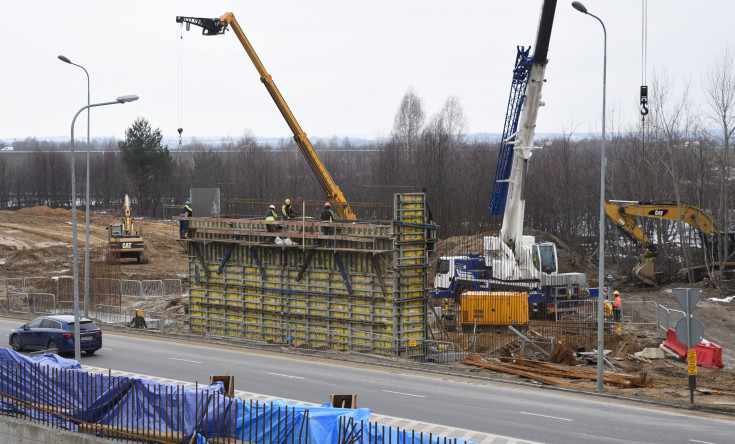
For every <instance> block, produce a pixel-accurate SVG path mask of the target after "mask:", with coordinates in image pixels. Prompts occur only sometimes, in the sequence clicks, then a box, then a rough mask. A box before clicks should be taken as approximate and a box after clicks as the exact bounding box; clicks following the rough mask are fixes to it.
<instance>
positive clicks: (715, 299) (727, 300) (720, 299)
mask: <svg viewBox="0 0 735 444" xmlns="http://www.w3.org/2000/svg"><path fill="white" fill-rule="evenodd" d="M707 300H708V301H712V302H724V303H725V304H729V303H730V302H732V301H733V300H735V296H728V297H726V298H707Z"/></svg>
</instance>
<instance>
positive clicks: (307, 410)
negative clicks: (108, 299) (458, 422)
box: [0, 348, 464, 444]
mask: <svg viewBox="0 0 735 444" xmlns="http://www.w3.org/2000/svg"><path fill="white" fill-rule="evenodd" d="M0 390H2V394H3V396H2V402H0V409H1V410H2V411H5V412H13V413H19V414H24V415H26V416H29V417H32V418H34V419H38V420H42V421H45V422H47V423H50V424H53V425H55V426H58V427H63V428H66V429H69V430H74V431H77V430H78V426H79V424H80V423H87V424H99V425H103V426H105V427H107V428H109V429H110V430H115V429H121V430H139V431H144V433H146V434H148V436H156V435H158V434H165V433H180V434H182V435H186V436H189V437H191V436H195V437H196V442H198V443H202V444H204V443H207V442H208V441H209V440H212V439H214V438H220V437H230V438H237V439H241V440H247V442H254V443H265V442H267V443H274V444H287V443H291V442H308V443H313V444H321V443H324V444H331V443H335V442H339V441H340V440H341V441H345V442H355V443H358V442H365V443H368V442H370V443H376V442H377V443H386V442H389V443H396V444H399V443H401V444H402V443H411V444H434V443H437V442H444V441H437V438H438V437H436V436H435V437H433V439H432V440H429V436H428V435H425V436H423V437H422V436H421V435H420V434H416V433H413V434H412V433H411V432H408V434H406V433H405V432H403V431H401V432H399V431H397V430H396V429H392V428H390V427H384V426H380V425H377V424H371V423H370V414H371V410H369V409H343V408H333V407H331V406H328V405H326V406H322V407H313V406H303V405H296V404H289V403H287V402H284V401H281V400H272V401H269V402H253V401H243V400H241V399H238V398H229V397H227V396H225V394H224V385H223V384H222V382H216V383H213V384H211V385H208V386H203V387H200V388H196V389H194V388H187V387H183V386H176V385H170V384H162V383H159V382H156V381H153V380H149V379H144V378H127V377H119V376H113V377H111V376H107V375H103V374H94V373H87V372H84V371H82V370H81V366H80V365H79V363H78V362H77V361H75V360H71V359H64V358H60V357H59V356H57V355H53V354H45V355H42V356H38V357H35V358H28V357H26V356H24V355H21V354H19V353H16V352H14V351H12V350H10V349H6V348H0ZM59 412H63V414H60V413H59ZM346 436H349V437H350V438H351V439H347V440H345V437H346ZM353 439H354V440H353ZM442 439H443V438H442ZM186 442H188V441H186ZM458 442H464V441H458Z"/></svg>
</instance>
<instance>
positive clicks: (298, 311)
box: [189, 193, 427, 354]
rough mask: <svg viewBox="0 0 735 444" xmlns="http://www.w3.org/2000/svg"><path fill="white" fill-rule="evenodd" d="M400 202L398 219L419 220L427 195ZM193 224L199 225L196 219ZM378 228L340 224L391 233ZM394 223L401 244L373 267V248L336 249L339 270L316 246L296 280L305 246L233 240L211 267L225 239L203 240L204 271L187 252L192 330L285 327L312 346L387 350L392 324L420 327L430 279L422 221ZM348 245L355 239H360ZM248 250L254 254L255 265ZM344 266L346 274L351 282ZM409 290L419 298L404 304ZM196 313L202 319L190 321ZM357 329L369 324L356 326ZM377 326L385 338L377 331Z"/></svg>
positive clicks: (277, 337) (249, 331)
mask: <svg viewBox="0 0 735 444" xmlns="http://www.w3.org/2000/svg"><path fill="white" fill-rule="evenodd" d="M398 205H399V207H400V217H401V218H402V219H403V220H404V221H406V222H423V221H424V220H425V210H426V208H425V205H424V203H423V194H419V193H416V194H413V193H411V194H408V195H405V199H403V200H401V201H400V202H399V203H398ZM190 226H193V227H196V226H198V225H197V224H196V223H195V221H192V223H191V224H190ZM202 226H207V227H210V228H220V229H227V230H228V231H230V230H231V229H232V228H233V227H235V228H242V229H248V230H253V229H262V228H263V227H262V221H260V222H257V221H243V222H238V221H231V220H230V221H218V220H210V219H207V220H205V221H203V223H202ZM374 228H375V229H371V228H370V227H364V226H356V227H350V226H345V227H340V228H338V229H339V230H341V231H340V233H341V234H343V235H350V236H365V235H370V233H375V234H377V235H379V236H387V235H391V234H392V227H390V226H385V227H381V226H374ZM394 228H396V229H397V230H398V231H399V233H398V234H397V235H398V236H399V237H398V238H399V240H400V241H401V243H400V244H399V245H398V250H396V251H395V252H394V253H393V254H383V255H382V256H381V257H379V258H378V259H377V264H378V268H379V269H377V270H376V269H375V268H374V265H375V263H376V262H375V258H373V257H371V253H367V254H364V253H361V252H359V251H357V252H356V251H344V252H340V260H341V263H342V265H343V270H340V269H339V267H338V266H337V263H336V260H335V256H334V253H333V252H332V251H326V250H317V251H314V252H313V253H314V254H313V256H312V258H311V260H310V263H309V264H308V267H307V268H306V272H305V273H304V274H303V275H302V276H301V279H299V280H297V278H298V277H299V273H300V272H301V268H302V267H303V266H304V263H305V261H306V257H307V254H308V252H306V251H295V250H290V251H289V250H283V249H277V248H274V247H263V246H258V245H255V246H242V245H238V246H237V247H236V248H235V249H234V250H233V254H232V255H231V257H230V259H229V261H228V263H227V265H226V267H225V268H224V272H223V273H222V274H221V275H217V274H216V270H217V268H218V267H219V265H220V263H221V258H222V255H223V254H224V252H225V250H226V245H227V244H226V243H217V242H210V243H207V244H200V246H201V247H203V252H204V257H206V258H207V264H206V267H207V269H208V270H209V272H210V274H209V277H207V276H206V273H204V271H202V270H201V268H200V267H199V265H198V259H197V258H194V257H192V258H191V259H190V265H189V274H190V282H192V283H193V284H196V283H197V282H198V283H199V284H200V285H199V286H197V285H192V287H191V289H190V312H191V314H192V321H191V324H190V325H191V326H192V329H199V330H202V329H207V328H210V329H211V328H215V329H217V331H218V332H220V333H221V334H225V335H229V336H235V337H240V336H242V335H243V334H245V335H247V336H249V337H253V338H259V339H266V340H273V341H284V340H285V338H286V337H287V336H289V335H290V336H291V337H294V338H298V340H299V341H302V342H303V343H305V344H306V343H308V344H309V346H319V347H321V346H324V347H331V348H335V349H342V348H344V349H348V348H351V347H354V346H359V347H362V348H363V349H364V350H378V349H379V350H381V351H380V352H381V353H383V352H386V351H387V353H388V354H392V350H393V347H394V345H395V341H396V339H395V338H393V337H392V336H393V335H394V330H396V329H397V330H398V331H402V332H406V331H407V330H410V331H411V332H413V331H414V330H417V333H418V329H420V328H423V324H424V323H425V322H426V320H425V319H424V316H425V308H422V305H421V304H422V300H421V299H422V297H423V295H424V294H425V288H424V285H425V282H426V263H425V261H426V257H427V256H426V254H425V251H424V246H425V242H424V240H425V237H426V230H425V229H424V228H413V227H407V226H396V227H394ZM198 236H199V237H198ZM227 236H228V235H225V234H213V233H206V232H202V231H199V232H197V233H196V234H195V239H194V240H198V239H201V240H202V241H204V240H205V239H222V240H226V239H228V237H227ZM406 241H409V243H406ZM412 241H415V243H411V242H412ZM379 242H382V244H381V245H385V246H387V248H390V245H392V244H391V241H389V240H387V239H384V240H381V241H379ZM350 245H357V246H358V247H359V245H360V244H350ZM364 247H365V248H366V249H371V248H376V247H374V246H373V245H372V244H371V243H365V244H364ZM382 248H385V247H382ZM251 249H252V250H251ZM253 252H255V253H256V254H257V256H258V258H259V261H260V266H259V265H258V264H257V263H256V261H255V255H254V254H253ZM396 266H399V267H400V275H399V274H398V272H397V271H396V269H395V268H394V267H396ZM342 271H344V272H346V273H347V280H348V281H349V291H348V283H347V282H345V278H344V277H343V275H342ZM376 272H380V273H381V275H382V276H381V279H378V277H377V276H376V275H375V273H376ZM195 275H196V276H195ZM197 287H198V288H197ZM407 298H416V299H417V302H415V303H414V302H413V301H411V303H407V302H405V300H406V299H407ZM194 316H200V317H202V318H203V319H201V320H194ZM221 318H224V319H221ZM217 320H223V321H224V322H226V325H219V324H207V323H208V322H209V323H212V322H215V321H217ZM220 327H221V328H220ZM360 329H365V330H366V332H365V333H362V332H361V330H360ZM243 332H244V333H243ZM402 334H403V333H402ZM383 335H387V336H388V337H389V339H387V340H386V339H381V337H382V336H383ZM419 336H420V335H419ZM417 337H418V336H417ZM350 341H352V342H351V343H350Z"/></svg>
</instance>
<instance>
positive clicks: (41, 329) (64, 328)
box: [9, 315, 102, 355]
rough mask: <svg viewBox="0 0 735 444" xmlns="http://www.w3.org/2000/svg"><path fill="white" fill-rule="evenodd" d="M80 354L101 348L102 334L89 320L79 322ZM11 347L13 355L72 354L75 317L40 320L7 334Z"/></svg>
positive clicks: (54, 316)
mask: <svg viewBox="0 0 735 444" xmlns="http://www.w3.org/2000/svg"><path fill="white" fill-rule="evenodd" d="M79 330H80V333H81V335H80V341H79V345H80V348H81V350H82V351H84V352H86V353H87V354H88V355H91V354H93V353H94V352H96V351H97V350H99V349H100V348H102V330H100V329H99V327H97V326H96V325H95V324H94V322H92V320H91V319H87V318H80V322H79ZM9 336H10V346H11V347H13V350H15V351H22V350H48V349H51V348H55V349H57V350H58V354H62V353H68V352H72V353H73V352H74V316H72V315H53V316H41V317H38V318H36V319H34V320H32V321H30V322H28V323H27V324H25V325H21V326H20V327H18V328H14V329H12V330H10V335H9Z"/></svg>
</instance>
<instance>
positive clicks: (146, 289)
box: [140, 280, 164, 298]
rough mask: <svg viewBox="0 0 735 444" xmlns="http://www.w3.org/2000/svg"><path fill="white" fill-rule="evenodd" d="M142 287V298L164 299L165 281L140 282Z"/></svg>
mask: <svg viewBox="0 0 735 444" xmlns="http://www.w3.org/2000/svg"><path fill="white" fill-rule="evenodd" d="M140 283H141V287H142V288H143V293H142V296H143V297H144V298H154V297H160V298H162V297H163V295H164V291H163V281H160V280H148V281H140Z"/></svg>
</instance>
